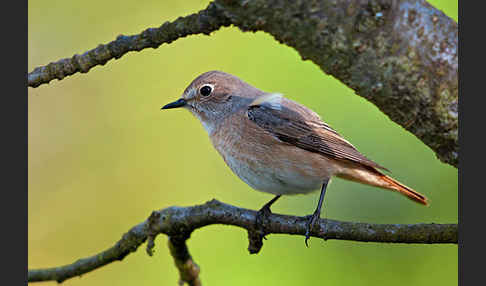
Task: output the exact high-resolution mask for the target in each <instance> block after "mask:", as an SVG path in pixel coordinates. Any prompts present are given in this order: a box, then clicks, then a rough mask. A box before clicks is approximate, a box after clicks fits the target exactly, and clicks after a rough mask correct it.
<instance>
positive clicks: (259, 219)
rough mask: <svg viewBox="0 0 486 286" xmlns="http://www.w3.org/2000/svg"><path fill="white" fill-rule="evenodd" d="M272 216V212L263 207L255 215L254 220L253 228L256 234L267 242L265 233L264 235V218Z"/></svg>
mask: <svg viewBox="0 0 486 286" xmlns="http://www.w3.org/2000/svg"><path fill="white" fill-rule="evenodd" d="M271 214H272V211H271V210H270V208H269V207H268V206H264V207H263V208H261V209H260V210H259V211H258V212H257V215H256V220H255V228H256V229H257V230H258V232H259V233H260V235H261V238H263V239H265V240H267V238H266V235H267V234H266V233H265V220H266V218H267V217H268V216H269V215H271Z"/></svg>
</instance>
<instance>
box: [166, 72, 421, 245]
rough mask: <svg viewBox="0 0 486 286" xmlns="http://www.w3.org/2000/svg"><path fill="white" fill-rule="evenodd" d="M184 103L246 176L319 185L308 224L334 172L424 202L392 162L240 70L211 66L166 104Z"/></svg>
mask: <svg viewBox="0 0 486 286" xmlns="http://www.w3.org/2000/svg"><path fill="white" fill-rule="evenodd" d="M176 107H184V108H186V109H188V110H189V111H190V112H191V113H192V114H193V115H195V116H196V117H197V118H198V119H199V120H200V121H201V123H202V124H203V126H204V128H205V129H206V131H207V132H208V135H209V138H210V139H211V142H212V144H213V146H214V148H215V149H216V150H217V151H218V152H219V154H220V155H221V156H222V157H223V159H224V161H225V162H226V164H227V165H228V167H229V168H230V169H231V170H232V171H233V172H234V173H235V174H236V175H237V176H238V177H239V178H240V179H242V180H243V181H244V182H245V183H247V184H248V185H249V186H251V187H252V188H254V189H255V190H259V191H262V192H267V193H271V194H274V195H276V197H275V198H274V199H273V200H271V201H270V202H268V203H267V204H266V205H265V206H263V208H262V209H261V210H260V212H259V217H261V216H262V215H264V214H267V213H269V212H270V206H271V205H272V204H273V203H274V202H275V201H276V200H277V199H278V198H279V197H280V196H281V195H290V194H305V193H309V192H312V191H315V190H317V189H319V187H321V194H320V197H319V203H318V206H317V208H316V211H315V212H314V214H313V215H312V216H311V218H310V219H309V221H308V225H307V232H306V243H307V239H308V238H309V236H310V229H311V228H312V225H313V224H314V223H315V221H316V220H317V219H318V218H319V216H320V212H321V206H322V201H323V199H324V194H325V192H326V188H327V184H328V182H329V180H330V179H331V177H333V176H336V177H340V178H343V179H347V180H351V181H355V182H359V183H362V184H367V185H372V186H376V187H380V188H384V189H388V190H393V191H397V192H398V193H400V194H402V195H405V196H406V197H408V198H409V199H412V200H413V201H415V202H418V203H421V204H424V205H427V198H426V197H425V196H423V195H421V194H420V193H418V192H416V191H414V190H413V189H411V188H409V187H407V186H405V185H403V184H402V183H400V182H398V181H396V180H395V179H393V178H391V177H389V176H387V175H385V174H383V173H382V172H381V171H379V169H382V170H387V169H386V168H384V167H382V166H381V165H379V164H377V163H375V162H373V161H372V160H370V159H368V158H366V157H365V156H364V155H363V154H361V153H360V152H359V151H358V150H357V149H356V148H355V147H354V146H353V145H352V144H351V143H349V142H348V141H347V140H345V139H344V138H343V137H342V136H341V135H339V134H338V133H337V132H336V131H335V130H333V129H332V128H331V127H330V126H329V125H327V124H326V123H325V122H323V121H322V120H321V118H320V117H319V115H317V114H316V113H315V112H313V111H312V110H310V109H308V108H307V107H305V106H303V105H301V104H298V103H296V102H294V101H292V100H289V99H287V98H285V97H283V96H281V95H280V94H275V93H265V92H263V91H261V90H259V89H257V88H255V87H253V86H251V85H249V84H247V83H246V82H244V81H242V80H241V79H239V78H238V77H236V76H233V75H230V74H227V73H224V72H220V71H210V72H207V73H204V74H202V75H200V76H198V77H197V78H196V79H195V80H193V81H192V83H191V84H190V85H189V86H188V87H187V88H186V89H185V91H184V94H183V95H182V98H180V99H179V100H177V101H175V102H173V103H170V104H167V105H166V106H164V107H162V109H169V108H176Z"/></svg>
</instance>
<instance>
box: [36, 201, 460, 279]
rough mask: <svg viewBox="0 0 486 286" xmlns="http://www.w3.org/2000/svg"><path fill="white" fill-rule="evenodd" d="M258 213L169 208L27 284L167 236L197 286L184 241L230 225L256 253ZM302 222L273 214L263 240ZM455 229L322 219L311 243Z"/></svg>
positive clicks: (430, 235) (83, 269) (429, 236)
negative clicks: (103, 247)
mask: <svg viewBox="0 0 486 286" xmlns="http://www.w3.org/2000/svg"><path fill="white" fill-rule="evenodd" d="M256 214H257V212H256V211H253V210H249V209H243V208H238V207H236V206H232V205H228V204H225V203H222V202H219V201H217V200H212V201H209V202H207V203H205V204H203V205H196V206H191V207H169V208H166V209H162V210H159V211H154V212H152V214H151V215H150V217H149V218H148V219H147V220H146V221H144V222H142V223H140V224H138V225H136V226H134V227H133V228H132V229H130V230H129V231H128V232H127V233H125V234H124V235H123V236H122V238H121V240H120V241H118V242H117V243H116V244H115V245H114V246H113V247H111V248H109V249H107V250H105V251H103V252H101V253H99V254H96V255H93V256H90V257H87V258H84V259H80V260H78V261H76V262H74V263H72V264H69V265H65V266H60V267H54V268H46V269H35V270H29V271H28V282H36V281H50V280H55V281H57V282H59V283H60V282H62V281H64V280H66V279H69V278H72V277H75V276H80V275H82V274H84V273H88V272H90V271H92V270H94V269H96V268H99V267H101V266H104V265H106V264H109V263H111V262H113V261H117V260H122V259H123V258H124V257H125V256H127V255H128V254H130V253H131V252H134V251H136V250H137V248H138V247H139V246H140V245H141V244H142V243H144V242H145V241H147V240H148V243H147V253H148V254H149V255H152V249H153V247H154V239H155V237H156V236H157V235H158V234H160V233H163V234H166V235H168V236H169V248H170V251H171V254H172V256H173V257H174V261H175V263H176V266H177V268H178V269H179V272H180V277H181V282H186V283H188V284H189V285H201V281H200V279H199V277H198V274H199V267H198V266H197V264H196V263H195V262H194V261H193V259H192V257H191V255H190V254H189V251H188V249H187V246H186V243H185V241H186V240H187V239H189V237H190V235H191V234H192V232H193V231H194V230H196V229H198V228H201V227H204V226H207V225H211V224H224V225H233V226H238V227H241V228H244V229H246V230H247V231H248V238H249V247H248V250H249V251H250V253H258V252H259V251H260V249H261V247H262V245H263V241H262V233H259V230H258V229H257V228H255V218H256ZM306 222H307V218H306V217H296V216H287V215H280V214H271V215H270V216H269V217H268V220H267V221H266V222H265V234H273V233H274V234H292V235H302V236H304V235H305V230H306V229H305V228H306ZM457 235H458V229H457V224H434V223H431V224H423V223H421V224H369V223H357V222H344V221H336V220H330V219H321V220H320V221H319V224H316V226H315V227H314V229H313V230H312V232H311V236H312V237H317V238H322V239H324V240H328V239H339V240H352V241H362V242H382V243H385V242H388V243H420V244H432V243H434V244H444V243H452V244H457Z"/></svg>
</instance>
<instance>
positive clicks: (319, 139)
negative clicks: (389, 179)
mask: <svg viewBox="0 0 486 286" xmlns="http://www.w3.org/2000/svg"><path fill="white" fill-rule="evenodd" d="M247 115H248V118H249V119H250V120H251V121H252V122H254V123H255V124H256V125H258V126H259V127H260V128H262V129H264V130H266V131H267V132H269V133H270V134H272V135H273V136H275V137H276V138H278V139H280V140H281V141H283V142H286V143H288V144H292V145H294V146H297V147H299V148H302V149H305V150H307V151H310V152H315V153H319V154H322V155H323V156H328V157H331V158H334V159H337V160H345V161H351V162H355V163H358V164H361V165H364V166H368V167H372V168H379V169H384V170H387V169H386V168H384V167H382V166H380V165H378V164H377V163H375V162H373V161H371V160H370V159H368V158H366V157H365V156H364V155H363V154H361V153H360V152H359V151H358V150H356V148H355V147H354V146H353V145H351V143H349V142H348V141H346V140H345V139H344V138H342V137H341V136H340V135H339V134H338V133H337V132H336V131H335V130H333V129H332V128H331V127H330V126H329V125H327V124H326V123H324V122H323V121H322V120H321V119H320V118H319V116H318V115H317V114H316V113H315V112H313V111H312V110H310V109H308V108H306V107H305V106H303V105H300V104H298V103H296V102H293V101H291V100H289V99H286V98H285V97H283V96H281V95H280V94H267V95H263V96H261V97H258V98H257V99H256V100H254V101H253V103H251V104H250V105H249V107H248V111H247Z"/></svg>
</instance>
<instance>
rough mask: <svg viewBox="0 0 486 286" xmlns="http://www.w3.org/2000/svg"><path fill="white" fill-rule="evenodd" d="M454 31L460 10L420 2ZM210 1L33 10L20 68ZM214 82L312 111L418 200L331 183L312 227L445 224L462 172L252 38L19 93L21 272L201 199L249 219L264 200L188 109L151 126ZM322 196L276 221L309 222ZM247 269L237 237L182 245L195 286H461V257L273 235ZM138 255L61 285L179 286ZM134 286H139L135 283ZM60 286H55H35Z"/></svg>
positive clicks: (292, 56)
mask: <svg viewBox="0 0 486 286" xmlns="http://www.w3.org/2000/svg"><path fill="white" fill-rule="evenodd" d="M429 2H430V3H431V4H432V5H434V6H436V7H438V8H440V9H441V10H442V11H444V12H445V13H446V14H447V15H449V16H450V17H452V18H454V19H455V20H456V21H457V17H458V16H457V15H458V11H457V9H458V3H457V1H453V0H450V1H449V0H442V1H441V0H434V1H429ZM207 3H208V1H175V0H174V1H155V0H151V1H121V2H120V1H113V0H109V1H108V0H107V1H91V0H86V1H62V0H44V1H29V11H28V13H29V32H28V38H29V41H28V43H29V66H28V69H29V71H31V70H32V69H33V68H34V67H36V66H39V65H44V64H47V63H48V62H50V61H55V60H58V59H61V58H64V57H70V56H72V55H73V54H74V53H82V52H85V51H87V50H89V49H92V48H94V47H96V46H97V45H98V44H100V43H107V42H109V41H111V40H113V39H114V38H115V37H116V36H117V35H119V34H125V35H127V34H136V33H139V32H140V31H142V30H143V29H146V28H148V27H158V26H160V25H161V24H162V23H163V22H164V21H168V20H174V19H175V18H177V17H178V16H182V15H187V14H189V13H193V12H195V11H197V10H199V9H203V8H204V7H205V6H206V5H207ZM213 69H219V70H223V71H226V72H229V73H232V74H235V75H237V76H239V77H240V78H242V79H243V80H245V81H247V82H249V83H250V84H252V85H254V86H256V87H259V88H260V89H263V90H265V91H275V92H277V91H278V92H281V93H283V94H285V95H286V96H287V97H289V98H291V99H294V100H296V101H298V102H300V103H303V104H305V105H306V106H308V107H310V108H312V109H313V110H315V111H316V112H317V113H319V114H320V115H321V117H322V118H323V119H324V120H325V121H327V122H328V123H329V124H330V125H331V126H333V127H334V128H335V129H336V130H338V132H340V133H341V134H342V135H343V136H345V137H346V138H347V139H348V140H349V141H351V142H352V143H353V144H354V145H355V146H356V147H357V148H358V149H359V150H360V151H361V152H363V153H364V154H365V155H367V156H368V157H370V158H372V159H374V160H375V161H377V162H378V163H380V164H382V165H384V166H386V167H387V168H389V169H391V170H392V171H393V173H392V175H393V176H394V177H396V178H397V179H398V180H400V181H402V182H403V183H405V184H406V185H409V186H411V187H414V188H415V189H416V190H418V191H420V192H422V193H424V194H426V195H427V196H428V197H429V198H430V200H431V206H430V207H428V208H427V207H423V206H420V205H418V204H415V203H413V202H411V201H409V200H407V199H404V198H403V197H401V196H400V195H398V194H395V193H391V192H387V191H383V190H380V189H376V188H373V187H368V186H363V185H359V184H356V183H352V182H347V181H342V180H339V179H335V180H334V181H333V183H332V184H331V186H330V187H329V191H328V194H327V195H326V200H325V205H324V211H323V214H322V216H323V217H328V218H333V219H339V220H351V221H362V222H372V223H419V222H425V223H428V222H435V223H456V222H457V220H458V215H457V212H458V207H457V205H458V200H457V198H458V180H457V170H456V169H455V168H453V167H451V166H449V165H445V164H443V163H441V162H439V160H438V159H436V157H435V155H434V153H433V152H432V151H431V150H430V149H429V148H428V147H426V146H425V145H424V144H423V143H421V141H419V140H418V139H417V138H416V137H414V136H413V135H412V134H410V133H408V132H407V131H405V130H404V129H403V128H401V127H400V126H398V125H396V124H395V123H393V122H391V121H390V120H389V119H388V118H387V117H386V116H385V115H384V114H382V113H381V112H380V111H379V110H378V109H377V108H376V107H375V106H374V105H372V104H371V103H369V102H368V101H366V100H365V99H363V98H361V97H359V96H356V95H355V94H354V92H353V91H352V90H351V89H349V88H347V87H346V86H344V85H343V84H341V83H340V82H338V81H337V80H335V79H334V78H332V77H330V76H327V75H325V74H323V73H322V72H321V71H320V70H319V69H318V68H317V66H316V65H314V64H313V63H311V62H310V61H302V60H301V58H300V56H299V55H298V54H297V52H296V51H295V50H293V49H292V48H289V47H287V46H283V45H281V44H279V43H277V42H276V41H275V40H273V38H272V37H271V36H269V35H268V34H265V33H263V32H258V33H243V32H241V31H239V30H238V29H237V28H234V27H230V28H223V29H221V30H220V31H217V32H215V33H213V34H212V35H211V36H190V37H187V38H184V39H179V40H177V41H176V42H174V43H172V44H170V45H166V44H164V45H162V46H161V47H159V48H158V49H155V50H153V49H147V50H143V51H142V52H137V53H130V54H128V55H125V56H124V57H123V58H121V59H120V60H112V61H110V62H108V64H107V65H105V66H98V67H95V68H94V69H92V70H91V71H90V72H89V73H87V74H79V73H78V74H76V75H74V76H71V77H68V78H66V79H64V80H62V81H57V80H55V81H52V82H51V83H50V84H48V85H43V86H41V87H39V88H36V89H32V88H29V97H28V100H29V112H28V120H29V121H28V123H29V166H28V172H29V175H28V179H29V182H28V184H29V185H28V186H29V201H28V204H29V205H28V212H29V223H28V232H29V238H28V250H29V256H28V261H29V263H28V266H29V268H39V267H51V266H58V265H64V264H66V263H71V262H73V261H74V260H76V259H78V258H81V257H86V256H88V255H92V254H94V253H97V252H99V251H101V250H103V249H105V248H108V247H110V246H111V245H113V243H114V242H115V241H117V240H118V239H119V238H120V237H121V235H122V234H123V233H124V232H125V231H127V230H128V229H129V228H130V227H132V226H133V225H135V224H137V223H139V222H141V221H143V220H145V219H146V218H147V217H148V215H149V214H150V212H151V211H152V210H154V209H160V208H165V207H168V206H172V205H180V206H185V205H194V204H199V203H203V202H205V201H207V200H210V199H212V198H217V199H219V200H221V201H224V202H227V203H230V204H234V205H237V206H241V207H246V208H251V209H258V208H260V207H261V206H262V205H263V204H264V203H265V202H266V201H268V200H269V199H270V198H271V196H270V195H269V194H264V193H260V192H256V191H253V190H252V189H250V187H248V186H247V185H245V183H243V182H242V181H240V180H239V179H238V178H237V177H236V176H235V175H234V174H232V173H231V171H230V169H229V168H227V167H226V166H225V164H224V162H223V160H222V159H221V158H220V157H219V155H218V154H217V152H216V151H215V150H214V149H213V148H212V146H211V144H210V142H209V140H208V138H207V134H206V132H205V131H204V130H203V128H202V126H200V123H199V122H198V121H197V120H196V119H195V118H193V117H192V116H191V115H190V114H189V112H187V111H185V110H174V111H165V112H161V111H160V107H161V106H162V105H164V104H166V103H168V102H170V101H172V100H174V99H177V98H178V97H179V96H180V94H181V93H182V91H183V90H184V88H185V87H186V86H187V85H188V84H189V83H190V81H191V80H192V79H193V78H194V77H196V76H197V75H198V74H200V73H202V72H205V71H208V70H213ZM317 198H318V192H316V193H314V194H312V195H307V196H303V195H300V196H291V197H285V198H284V199H281V200H280V201H279V202H278V203H276V204H275V206H274V207H273V211H275V212H279V213H286V214H295V215H307V214H310V213H311V212H312V211H313V210H314V208H315V206H316V203H317ZM268 238H269V239H268V240H267V241H265V245H264V247H263V249H262V251H261V253H260V254H258V255H249V254H248V252H247V250H246V248H247V235H246V232H245V231H244V230H242V229H238V228H234V227H227V226H210V227H206V228H204V229H201V230H198V231H196V232H195V233H193V235H192V237H191V239H190V240H189V241H188V244H189V248H190V250H191V252H192V254H193V257H194V258H195V260H196V262H197V263H199V264H200V266H201V268H202V272H201V278H202V281H203V283H205V284H206V285H253V284H256V285H300V284H304V285H309V284H326V285H415V286H419V285H456V284H457V267H458V262H457V246H456V245H392V244H377V243H358V242H347V241H326V242H325V241H322V240H318V239H311V241H310V248H306V247H305V246H304V238H303V237H301V236H297V237H296V236H288V235H270V236H268ZM166 241H167V238H166V237H165V236H159V237H158V238H157V239H156V253H155V256H153V257H148V256H147V255H146V254H145V251H143V249H140V250H139V251H138V252H136V253H134V254H132V255H130V256H128V257H127V258H125V260H124V261H123V262H121V263H113V264H110V265H108V266H106V267H103V268H101V269H98V270H96V271H94V272H91V273H89V274H86V275H84V276H83V277H82V278H81V279H79V278H74V279H71V280H68V281H66V282H64V284H63V285H108V284H112V285H139V284H141V285H174V284H175V283H176V281H177V280H178V273H177V270H176V268H175V267H174V266H173V261H172V257H171V256H170V255H169V252H168V249H167V247H166ZM142 283H143V284H142ZM45 284H46V285H55V284H56V283H55V282H48V283H45Z"/></svg>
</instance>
